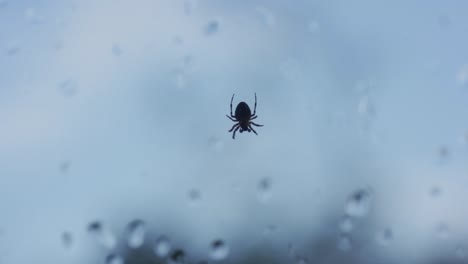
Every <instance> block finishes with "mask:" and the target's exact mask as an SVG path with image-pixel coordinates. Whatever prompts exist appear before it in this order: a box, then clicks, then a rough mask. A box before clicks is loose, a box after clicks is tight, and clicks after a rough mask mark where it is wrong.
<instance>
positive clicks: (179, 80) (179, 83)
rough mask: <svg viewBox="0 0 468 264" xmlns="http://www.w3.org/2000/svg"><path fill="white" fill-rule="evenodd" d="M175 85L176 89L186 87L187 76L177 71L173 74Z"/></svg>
mask: <svg viewBox="0 0 468 264" xmlns="http://www.w3.org/2000/svg"><path fill="white" fill-rule="evenodd" d="M175 85H176V87H177V88H178V89H183V88H185V87H186V86H187V76H186V75H185V72H184V71H182V70H178V71H177V72H176V74H175Z"/></svg>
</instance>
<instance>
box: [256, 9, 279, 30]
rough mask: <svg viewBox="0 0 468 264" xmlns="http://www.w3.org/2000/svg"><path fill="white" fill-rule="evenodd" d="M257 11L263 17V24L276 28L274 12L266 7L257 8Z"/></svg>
mask: <svg viewBox="0 0 468 264" xmlns="http://www.w3.org/2000/svg"><path fill="white" fill-rule="evenodd" d="M255 10H256V11H257V12H258V13H259V14H260V16H261V17H262V20H263V23H265V25H267V26H268V27H274V26H275V24H276V18H275V15H274V14H273V12H271V10H269V9H268V8H266V7H257V8H255Z"/></svg>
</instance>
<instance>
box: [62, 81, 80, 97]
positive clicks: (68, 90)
mask: <svg viewBox="0 0 468 264" xmlns="http://www.w3.org/2000/svg"><path fill="white" fill-rule="evenodd" d="M58 88H59V92H60V93H61V94H62V95H63V96H65V97H72V96H74V95H75V94H76V93H77V90H78V84H77V82H76V81H75V80H72V79H68V80H64V81H62V82H60V83H59V86H58Z"/></svg>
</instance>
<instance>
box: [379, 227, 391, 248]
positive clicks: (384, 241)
mask: <svg viewBox="0 0 468 264" xmlns="http://www.w3.org/2000/svg"><path fill="white" fill-rule="evenodd" d="M392 239H393V231H392V229H391V228H389V227H387V228H384V229H383V230H381V231H379V232H377V235H376V240H377V243H379V244H380V245H381V246H386V245H388V244H389V243H390V242H391V241H392Z"/></svg>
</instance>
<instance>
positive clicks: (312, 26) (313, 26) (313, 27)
mask: <svg viewBox="0 0 468 264" xmlns="http://www.w3.org/2000/svg"><path fill="white" fill-rule="evenodd" d="M307 29H308V30H309V32H310V33H317V32H319V31H320V25H319V23H318V22H317V21H310V22H309V23H308V24H307Z"/></svg>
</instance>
